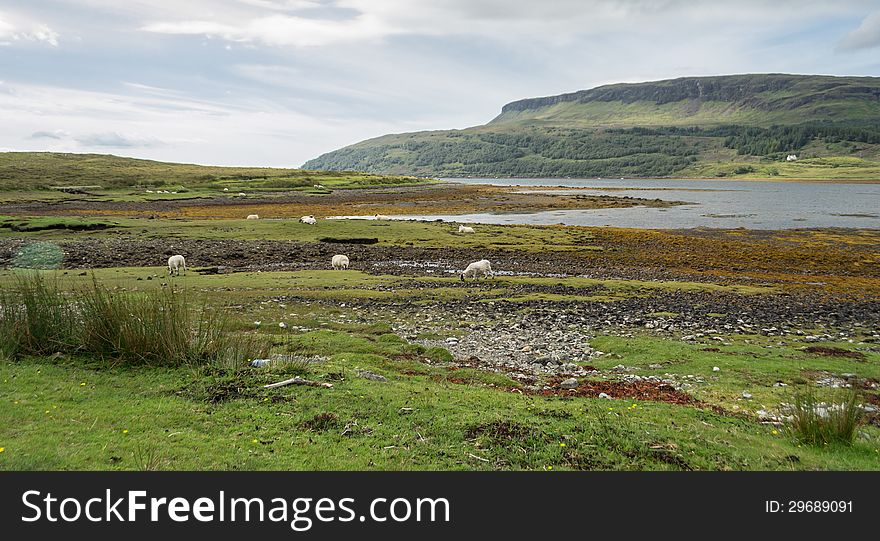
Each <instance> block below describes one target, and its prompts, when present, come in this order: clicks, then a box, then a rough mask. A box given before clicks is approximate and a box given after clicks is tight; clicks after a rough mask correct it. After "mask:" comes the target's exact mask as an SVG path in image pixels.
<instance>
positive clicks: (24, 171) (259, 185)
mask: <svg viewBox="0 0 880 541" xmlns="http://www.w3.org/2000/svg"><path fill="white" fill-rule="evenodd" d="M415 182H424V180H421V179H413V178H403V177H389V176H381V175H365V174H363V173H337V172H333V173H328V172H325V171H307V170H303V169H281V168H269V167H218V166H203V165H192V164H181V163H166V162H157V161H152V160H141V159H135V158H124V157H119V156H112V155H105V154H66V153H55V152H0V191H26V190H47V189H50V188H54V187H71V186H72V187H77V186H99V187H100V188H98V189H95V188H88V189H86V191H87V192H88V193H90V194H95V195H97V196H106V195H115V194H120V193H122V194H126V193H127V194H128V195H129V196H130V199H128V200H138V199H142V198H144V199H166V198H167V199H171V198H175V199H177V198H185V197H198V196H200V195H206V194H215V195H216V194H217V193H218V191H222V190H223V188H228V189H229V190H230V191H231V192H235V193H237V192H239V191H244V192H253V191H255V190H259V191H267V192H270V191H274V190H292V189H297V190H305V191H307V192H315V193H320V192H321V190H320V189H315V188H314V186H315V185H323V186H325V187H326V188H330V189H332V188H361V187H376V186H395V185H401V184H412V183H415ZM132 186H139V187H154V188H162V189H163V190H168V191H176V192H178V193H177V194H155V193H154V194H147V193H146V191H145V189H140V190H138V191H136V192H131V191H128V192H125V191H123V192H118V191H113V190H112V189H117V190H118V189H123V188H128V187H132ZM194 189H195V190H194ZM57 193H59V194H60V193H63V192H60V191H59V192H57ZM64 195H65V196H66V195H67V194H64ZM123 200H125V199H124V198H123Z"/></svg>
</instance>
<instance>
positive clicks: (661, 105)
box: [304, 74, 880, 178]
mask: <svg viewBox="0 0 880 541" xmlns="http://www.w3.org/2000/svg"><path fill="white" fill-rule="evenodd" d="M790 154H795V155H797V156H798V160H797V161H785V160H786V158H787V157H788V156H789V155H790ZM304 167H305V168H308V169H319V170H329V169H334V170H353V171H366V172H373V173H384V174H411V175H424V176H542V177H562V176H583V177H595V176H605V177H618V176H627V177H653V176H672V175H675V176H711V177H716V176H718V177H724V176H744V177H754V176H771V177H773V176H780V177H798V178H880V78H878V77H832V76H819V75H786V74H754V75H727V76H717V77H684V78H679V79H671V80H665V81H655V82H646V83H635V84H613V85H605V86H600V87H596V88H593V89H590V90H582V91H579V92H573V93H569V94H561V95H558V96H547V97H541V98H530V99H524V100H519V101H515V102H512V103H508V104H507V105H505V106H504V107H502V109H501V114H499V115H498V116H497V117H495V118H494V119H493V120H491V121H490V122H489V123H487V124H485V125H482V126H476V127H472V128H467V129H463V130H446V131H428V132H416V133H404V134H393V135H386V136H383V137H378V138H375V139H369V140H366V141H362V142H360V143H357V144H354V145H351V146H348V147H345V148H342V149H339V150H336V151H333V152H329V153H327V154H324V155H322V156H319V157H318V158H315V159H313V160H311V161H309V162H307V163H306V164H305V165H304Z"/></svg>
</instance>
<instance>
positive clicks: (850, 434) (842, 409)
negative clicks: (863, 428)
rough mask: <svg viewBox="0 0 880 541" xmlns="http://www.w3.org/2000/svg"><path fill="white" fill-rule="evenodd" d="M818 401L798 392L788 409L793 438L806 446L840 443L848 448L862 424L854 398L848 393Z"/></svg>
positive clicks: (810, 392)
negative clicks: (826, 400)
mask: <svg viewBox="0 0 880 541" xmlns="http://www.w3.org/2000/svg"><path fill="white" fill-rule="evenodd" d="M829 400H830V401H829V402H824V401H820V400H819V399H818V398H817V397H816V393H815V391H813V390H812V389H809V390H806V391H799V392H797V393H796V394H795V395H794V399H793V403H792V405H791V406H790V407H789V408H788V413H789V414H790V415H791V421H790V429H791V431H792V433H793V435H794V436H795V437H796V438H797V439H798V440H800V441H801V442H803V443H806V444H809V445H825V444H831V443H842V444H845V445H849V444H851V443H852V442H853V439H854V438H855V434H856V429H857V428H858V427H859V425H860V424H861V422H862V417H863V411H862V409H861V407H860V406H859V404H858V394H857V393H856V392H855V391H852V390H849V391H846V392H843V393H839V394H837V395H835V396H833V397H831V398H830V399H829Z"/></svg>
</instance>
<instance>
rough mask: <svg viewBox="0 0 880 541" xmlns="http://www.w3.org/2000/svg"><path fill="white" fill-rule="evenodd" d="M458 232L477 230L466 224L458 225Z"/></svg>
mask: <svg viewBox="0 0 880 541" xmlns="http://www.w3.org/2000/svg"><path fill="white" fill-rule="evenodd" d="M458 232H459V233H474V232H475V231H474V228H473V227H468V226H466V225H460V226H458Z"/></svg>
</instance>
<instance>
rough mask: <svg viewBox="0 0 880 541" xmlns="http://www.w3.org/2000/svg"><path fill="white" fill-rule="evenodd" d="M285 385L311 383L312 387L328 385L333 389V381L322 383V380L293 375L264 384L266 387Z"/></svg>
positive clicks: (328, 387)
mask: <svg viewBox="0 0 880 541" xmlns="http://www.w3.org/2000/svg"><path fill="white" fill-rule="evenodd" d="M285 385H309V386H311V387H326V388H327V389H331V388H332V387H333V384H332V383H322V382H320V381H312V380H308V379H303V378H301V377H299V376H295V377H292V378H290V379H286V380H284V381H279V382H278V383H270V384H269V385H263V388H264V389H274V388H275V387H284V386H285Z"/></svg>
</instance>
